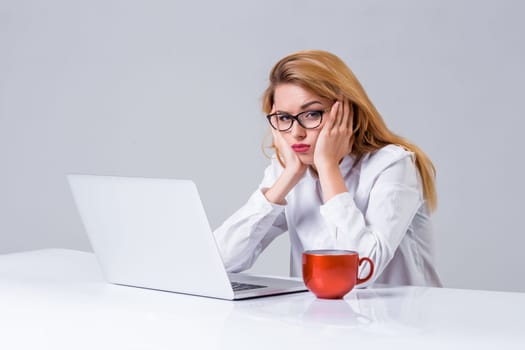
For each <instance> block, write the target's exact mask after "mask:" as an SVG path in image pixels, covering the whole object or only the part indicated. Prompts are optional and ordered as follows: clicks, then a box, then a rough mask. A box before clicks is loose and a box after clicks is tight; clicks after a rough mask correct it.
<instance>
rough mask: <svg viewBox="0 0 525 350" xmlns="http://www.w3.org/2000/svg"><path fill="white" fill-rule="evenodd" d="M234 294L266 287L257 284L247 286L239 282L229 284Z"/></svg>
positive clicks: (247, 284)
mask: <svg viewBox="0 0 525 350" xmlns="http://www.w3.org/2000/svg"><path fill="white" fill-rule="evenodd" d="M231 284H232V288H233V291H234V292H239V291H241V290H249V289H257V288H266V286H260V285H258V284H249V283H241V282H231Z"/></svg>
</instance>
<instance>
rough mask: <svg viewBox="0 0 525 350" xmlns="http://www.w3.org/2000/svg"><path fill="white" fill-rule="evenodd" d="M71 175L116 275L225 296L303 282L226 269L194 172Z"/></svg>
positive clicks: (108, 271)
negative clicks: (176, 175) (180, 175)
mask: <svg viewBox="0 0 525 350" xmlns="http://www.w3.org/2000/svg"><path fill="white" fill-rule="evenodd" d="M67 178H68V181H69V184H70V187H71V190H72V193H73V197H74V199H75V202H76V205H77V208H78V211H79V213H80V217H81V218H82V221H83V223H84V227H85V229H86V232H87V234H88V237H89V239H90V241H91V245H92V247H93V250H94V252H95V255H96V256H97V259H98V261H99V263H100V266H101V269H102V272H103V274H104V276H105V278H106V280H107V281H109V282H111V283H114V284H119V285H126V286H134V287H142V288H150V289H156V290H163V291H170V292H177V293H184V294H192V295H200V296H206V297H214V298H220V299H228V300H236V299H245V298H253V297H259V296H268V295H275V294H284V293H292V292H300V291H305V290H306V287H305V286H304V283H303V282H302V281H298V280H293V279H287V278H267V277H260V276H253V275H249V274H243V273H239V274H228V273H227V272H226V270H225V268H224V264H223V262H222V258H221V255H220V252H219V250H218V248H217V245H216V243H215V238H214V236H213V233H212V231H211V229H210V226H209V223H208V219H207V217H206V214H205V212H204V208H203V206H202V203H201V200H200V196H199V193H198V191H197V187H196V186H195V184H194V183H193V182H192V181H190V180H175V179H154V178H138V177H118V176H99V175H68V176H67Z"/></svg>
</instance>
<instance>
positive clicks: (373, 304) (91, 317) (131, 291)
mask: <svg viewBox="0 0 525 350" xmlns="http://www.w3.org/2000/svg"><path fill="white" fill-rule="evenodd" d="M524 315H525V293H508V292H493V291H478V290H460V289H447V288H426V287H395V288H373V289H354V290H353V291H352V292H350V293H349V294H348V295H347V296H346V297H345V298H344V299H343V300H320V299H316V298H315V296H314V295H312V294H311V293H309V292H305V293H298V294H290V295H281V296H273V297H266V298H258V299H250V300H243V301H225V300H219V299H212V298H203V297H197V296H190V295H182V294H177V293H169V292H161V291H153V290H147V289H141V288H133V287H125V286H117V285H112V284H108V283H106V282H104V280H103V277H102V274H101V272H100V269H99V266H98V264H97V260H96V258H95V256H94V255H93V254H91V253H86V252H80V251H74V250H64V249H46V250H37V251H30V252H22V253H15V254H6V255H0V347H1V348H2V349H72V348H73V349H173V348H177V347H178V348H190V349H226V348H228V349H271V348H277V349H281V348H292V349H295V348H300V349H319V348H320V347H322V348H325V349H343V348H344V349H350V348H355V347H356V346H361V347H366V348H367V349H376V348H377V349H379V348H381V349H396V348H403V349H416V348H417V349H421V348H422V347H423V348H425V349H429V348H430V349H434V348H436V349H437V348H439V349H454V348H458V349H459V348H462V349H470V348H474V346H475V348H476V349H480V348H481V349H485V348H486V349H488V348H491V349H493V348H494V346H499V347H501V346H505V347H504V348H505V349H514V348H515V349H525V316H524Z"/></svg>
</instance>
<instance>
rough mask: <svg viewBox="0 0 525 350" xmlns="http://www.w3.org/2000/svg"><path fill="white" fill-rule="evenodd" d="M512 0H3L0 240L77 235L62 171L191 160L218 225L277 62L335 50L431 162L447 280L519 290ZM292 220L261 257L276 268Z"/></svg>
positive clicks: (149, 172)
mask: <svg viewBox="0 0 525 350" xmlns="http://www.w3.org/2000/svg"><path fill="white" fill-rule="evenodd" d="M524 10H525V6H524V5H523V2H520V1H452V0H446V1H443V0H440V1H416V0H413V1H407V0H404V1H391V0H376V1H343V0H338V1H323V2H318V1H282V0H265V1H260V2H249V1H231V0H224V1H208V2H199V1H193V2H185V1H145V0H144V1H117V0H104V1H101V0H97V1H70V0H62V1H60V0H49V1H45V2H44V1H37V0H25V1H24V0H22V1H21V0H1V2H0V161H1V171H0V253H9V252H15V251H21V250H28V249H39V248H45V247H66V248H73V249H81V250H90V249H91V248H90V245H89V242H88V241H87V238H86V236H85V233H84V231H83V228H82V225H81V222H80V219H79V216H78V214H77V212H76V210H75V207H74V204H73V201H72V198H71V195H70V192H69V189H68V187H67V184H66V181H65V178H64V174H65V173H69V172H81V173H84V172H85V173H101V174H115V175H134V176H153V177H176V178H191V179H194V180H195V181H196V183H197V184H198V186H199V188H200V191H201V195H202V199H203V201H204V205H205V207H206V209H207V211H208V215H209V219H210V222H211V225H212V227H213V228H215V227H216V226H217V225H219V224H220V223H221V222H222V220H224V219H225V218H226V217H227V216H229V215H230V214H231V213H233V211H234V210H235V209H237V208H238V207H239V206H241V205H242V204H243V203H244V201H245V200H246V199H247V198H248V196H249V194H250V193H251V192H252V191H253V190H254V189H255V187H256V186H257V184H258V182H259V181H260V179H261V176H262V171H263V169H264V167H265V165H266V164H267V162H268V160H267V159H266V158H265V157H264V155H263V154H262V151H261V145H262V143H263V139H264V135H265V132H266V124H265V120H264V117H263V114H262V112H261V111H260V97H261V95H262V92H263V89H264V88H265V84H266V82H267V74H268V71H269V70H270V68H271V67H272V65H273V64H274V63H275V62H276V61H277V60H278V59H279V58H281V57H282V56H284V55H286V54H288V53H291V52H293V51H296V50H300V49H308V48H318V49H325V50H330V51H333V52H334V53H336V54H338V55H339V56H340V57H341V58H343V59H344V60H345V61H346V62H347V63H348V64H349V66H350V67H351V68H352V69H353V70H354V72H355V74H356V75H357V76H358V78H359V79H360V80H361V82H362V83H363V85H364V87H365V89H366V90H367V91H368V93H369V95H370V97H371V99H372V100H373V101H374V102H375V104H376V106H377V107H378V109H379V111H380V112H381V113H382V115H383V116H384V118H385V119H386V121H387V123H388V124H389V126H390V127H391V128H392V129H393V130H394V131H395V132H397V133H399V134H401V135H404V136H406V137H407V138H409V139H411V140H412V141H414V142H415V143H417V144H419V145H420V146H421V147H422V148H423V149H424V150H425V151H426V152H427V153H428V154H429V155H430V156H431V158H432V159H433V160H434V162H435V165H436V167H437V169H438V191H439V199H440V202H439V210H438V211H437V213H436V215H435V226H436V233H437V244H438V246H437V249H438V256H437V258H438V268H439V270H440V272H441V275H442V277H443V281H444V283H445V285H446V286H448V287H459V288H475V289H496V290H509V291H525V278H524V277H523V272H522V271H523V270H522V267H523V262H522V257H521V256H522V254H521V252H522V246H523V244H524V243H525V238H524V229H523V225H522V221H521V217H522V213H521V209H522V208H523V204H522V203H523V198H524V195H525V193H524V192H525V191H524V185H523V182H522V179H523V178H524V174H523V173H524V170H523V166H522V164H521V163H522V159H523V156H522V154H521V150H522V148H523V147H522V144H521V135H522V128H523V126H524V122H523V120H524V115H523V112H522V110H523V109H522V103H523V102H522V101H523V83H522V82H523V81H524V78H525V76H524V75H525V73H524V68H525V64H524V63H523V62H525V47H524V46H525V45H524V43H525V40H523V33H524V29H525V24H524V21H523V15H524V13H525V11H524ZM288 248H289V246H288V242H287V237H285V236H283V237H282V238H279V239H278V240H277V241H276V242H275V244H273V245H272V246H271V247H270V248H269V250H267V251H266V252H265V253H264V255H263V256H262V257H261V258H260V260H259V261H258V262H257V265H256V266H255V268H254V269H253V270H254V271H256V272H264V273H274V274H287V272H288V256H287V254H288V253H287V250H288Z"/></svg>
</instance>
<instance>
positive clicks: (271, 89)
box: [262, 50, 437, 211]
mask: <svg viewBox="0 0 525 350" xmlns="http://www.w3.org/2000/svg"><path fill="white" fill-rule="evenodd" d="M282 83H291V84H295V85H298V86H301V87H302V88H304V89H306V90H309V91H311V92H313V93H315V94H316V95H318V96H319V97H322V98H326V99H328V100H331V101H334V102H335V101H337V100H338V99H340V98H341V97H343V98H346V99H348V100H349V101H350V103H351V105H352V108H353V111H354V120H353V135H354V136H353V137H354V141H353V146H352V151H351V153H352V155H354V156H356V158H357V159H358V160H359V159H361V158H362V157H363V156H364V155H365V154H367V153H370V152H373V151H376V150H378V149H380V148H382V147H384V146H386V145H389V144H395V145H399V146H401V147H403V148H405V149H406V150H408V151H411V152H413V153H414V154H415V160H416V167H417V169H418V171H419V174H420V176H421V180H422V185H423V195H424V197H425V200H426V203H427V207H428V208H429V210H431V211H433V210H435V209H436V207H437V194H436V187H435V176H436V169H435V167H434V165H433V164H432V161H431V160H430V158H429V157H428V156H427V155H426V154H425V153H424V152H423V151H422V150H421V149H420V148H419V147H417V146H416V145H414V144H412V143H410V142H409V141H408V140H406V139H405V138H403V137H400V136H398V135H396V134H394V133H393V132H392V131H390V130H389V129H388V127H387V126H386V124H385V122H384V120H383V118H382V117H381V115H380V114H379V112H378V111H377V110H376V108H375V107H374V105H373V103H372V102H371V101H370V99H369V98H368V96H367V94H366V92H365V90H364V89H363V87H362V85H361V84H360V83H359V81H358V80H357V78H356V77H355V75H354V74H353V73H352V71H351V70H350V68H349V67H348V66H347V65H346V64H345V63H344V62H343V61H342V60H341V59H340V58H339V57H337V56H336V55H334V54H332V53H329V52H326V51H320V50H308V51H299V52H296V53H293V54H291V55H288V56H286V57H284V58H283V59H281V60H280V61H279V62H277V64H276V65H275V66H274V67H273V69H272V70H271V72H270V83H269V86H268V87H267V89H266V91H265V92H264V95H263V102H262V108H263V111H264V113H266V114H269V113H270V112H271V110H272V107H273V104H274V94H275V88H276V87H277V86H278V85H279V84H282ZM272 147H273V148H274V149H275V151H276V154H277V157H278V159H279V158H280V157H279V153H278V150H277V149H276V148H275V146H274V145H273V144H272Z"/></svg>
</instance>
